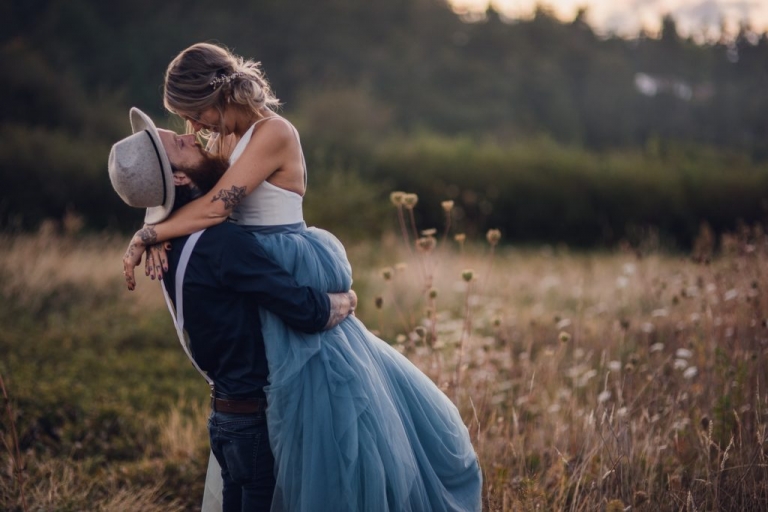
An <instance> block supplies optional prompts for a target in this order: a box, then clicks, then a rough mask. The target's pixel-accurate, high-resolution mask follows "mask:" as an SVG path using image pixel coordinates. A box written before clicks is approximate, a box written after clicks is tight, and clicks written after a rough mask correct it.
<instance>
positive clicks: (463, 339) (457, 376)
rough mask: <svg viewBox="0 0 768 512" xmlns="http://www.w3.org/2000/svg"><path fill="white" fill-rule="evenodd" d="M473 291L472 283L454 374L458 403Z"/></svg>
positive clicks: (467, 295) (466, 298)
mask: <svg viewBox="0 0 768 512" xmlns="http://www.w3.org/2000/svg"><path fill="white" fill-rule="evenodd" d="M471 291H472V281H469V282H467V294H466V295H465V297H464V325H463V327H462V329H461V337H460V338H459V355H458V358H457V362H456V370H455V371H454V374H453V386H452V387H453V401H454V403H457V402H458V396H459V381H460V380H461V365H462V363H463V359H464V343H465V342H466V340H467V337H468V336H469V332H470V330H471V329H472V317H471V315H470V313H471V310H470V307H469V296H470V295H471Z"/></svg>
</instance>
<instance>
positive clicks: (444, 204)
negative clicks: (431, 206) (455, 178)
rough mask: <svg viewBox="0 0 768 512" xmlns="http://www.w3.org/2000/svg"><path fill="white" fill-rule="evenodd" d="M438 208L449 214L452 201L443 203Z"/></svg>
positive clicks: (451, 208)
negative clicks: (440, 207)
mask: <svg viewBox="0 0 768 512" xmlns="http://www.w3.org/2000/svg"><path fill="white" fill-rule="evenodd" d="M440 206H442V207H443V210H445V213H448V212H450V211H451V210H453V201H443V202H442V203H440Z"/></svg>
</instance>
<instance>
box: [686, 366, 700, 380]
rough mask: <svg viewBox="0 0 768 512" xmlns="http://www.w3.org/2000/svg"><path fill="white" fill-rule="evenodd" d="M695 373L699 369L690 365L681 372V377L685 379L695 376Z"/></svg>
mask: <svg viewBox="0 0 768 512" xmlns="http://www.w3.org/2000/svg"><path fill="white" fill-rule="evenodd" d="M697 373H699V370H697V369H696V367H695V366H691V367H689V368H687V369H686V370H685V371H684V372H683V377H685V378H686V379H692V378H694V377H695V376H696V374H697Z"/></svg>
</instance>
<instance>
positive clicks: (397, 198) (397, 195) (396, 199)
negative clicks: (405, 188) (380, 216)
mask: <svg viewBox="0 0 768 512" xmlns="http://www.w3.org/2000/svg"><path fill="white" fill-rule="evenodd" d="M404 197H405V192H400V191H397V192H392V193H391V194H389V200H390V201H392V204H393V205H395V206H403V198H404Z"/></svg>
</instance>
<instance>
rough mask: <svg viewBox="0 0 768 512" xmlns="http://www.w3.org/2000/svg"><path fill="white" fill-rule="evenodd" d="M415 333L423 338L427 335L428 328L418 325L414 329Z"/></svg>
mask: <svg viewBox="0 0 768 512" xmlns="http://www.w3.org/2000/svg"><path fill="white" fill-rule="evenodd" d="M413 332H414V333H416V336H418V337H419V338H423V337H424V336H426V335H427V330H426V329H425V328H424V327H423V326H421V325H420V326H418V327H416V328H415V329H414V330H413Z"/></svg>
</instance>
